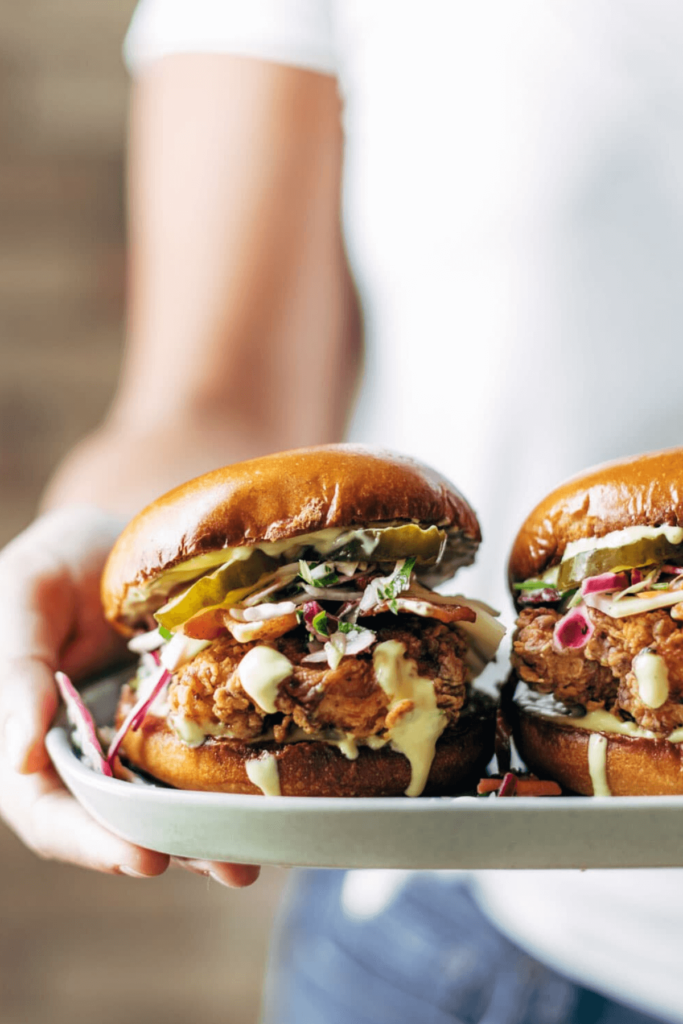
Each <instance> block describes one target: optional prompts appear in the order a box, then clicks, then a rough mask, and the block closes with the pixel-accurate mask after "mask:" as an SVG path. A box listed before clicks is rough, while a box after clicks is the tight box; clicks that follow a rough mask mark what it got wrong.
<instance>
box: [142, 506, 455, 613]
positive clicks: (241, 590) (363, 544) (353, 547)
mask: <svg viewBox="0 0 683 1024" xmlns="http://www.w3.org/2000/svg"><path fill="white" fill-rule="evenodd" d="M349 534H350V536H349V540H348V541H347V543H345V544H342V546H340V547H339V548H336V549H335V548H334V547H332V548H331V549H330V550H328V552H327V554H326V556H325V557H326V558H327V559H329V560H331V561H339V562H340V561H344V560H348V561H373V562H397V561H398V560H399V559H401V558H410V557H411V556H415V558H416V564H417V565H418V566H428V565H434V564H436V563H438V562H439V561H440V559H441V556H442V554H443V549H444V547H445V544H446V539H447V535H446V533H445V531H444V530H440V529H439V528H438V527H437V526H430V527H428V528H427V529H423V528H422V527H421V526H417V525H416V524H414V523H407V524H405V525H402V526H388V527H377V528H370V529H366V530H357V531H356V530H354V531H349ZM349 534H347V535H349ZM342 539H343V537H342ZM301 541H302V546H301V551H304V550H305V548H306V547H315V534H312V535H309V536H304V537H302V538H301ZM312 542H313V543H312ZM296 546H297V538H292V540H291V542H290V545H289V549H288V551H287V556H288V557H289V558H291V559H293V558H294V553H293V552H294V551H295V549H296ZM273 548H274V549H275V550H273V553H272V555H268V554H266V553H265V552H264V551H263V550H262V549H261V547H260V546H255V547H253V548H236V549H234V550H233V554H232V556H231V557H229V558H228V560H227V561H226V562H224V563H223V564H222V565H221V566H220V568H218V569H216V570H215V571H214V572H212V573H208V574H207V575H204V576H201V577H200V578H199V579H197V580H195V582H194V583H192V584H191V585H190V586H188V587H186V589H185V590H183V591H182V592H181V593H179V594H177V595H176V596H175V597H172V598H171V600H170V601H168V602H167V603H166V604H165V605H163V607H161V608H159V610H158V611H156V612H155V613H154V614H155V618H156V620H157V622H158V623H159V625H161V626H165V627H166V629H170V630H173V629H177V628H178V627H179V626H182V625H183V624H184V623H185V622H187V621H188V620H189V619H192V618H194V616H195V615H198V614H199V613H200V612H205V611H207V610H208V609H210V608H227V607H229V606H230V605H232V604H237V603H238V602H239V601H241V600H242V598H244V597H246V596H247V594H249V593H250V591H251V590H253V588H254V586H255V585H256V584H257V583H258V581H259V580H260V579H261V577H262V576H265V575H266V574H268V573H271V572H274V571H275V569H276V568H277V567H278V565H279V564H280V562H281V561H282V559H283V558H284V557H285V555H284V554H283V553H282V552H281V551H280V552H278V551H277V548H276V545H273ZM297 557H298V554H297ZM321 557H322V556H321Z"/></svg>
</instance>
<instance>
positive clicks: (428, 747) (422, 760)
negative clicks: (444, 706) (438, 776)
mask: <svg viewBox="0 0 683 1024" xmlns="http://www.w3.org/2000/svg"><path fill="white" fill-rule="evenodd" d="M405 651H406V647H405V644H402V643H400V642H399V641H398V640H386V641H384V643H381V644H377V646H376V647H375V650H374V653H373V656H372V660H373V665H374V669H375V676H376V678H377V681H378V683H379V685H380V686H381V687H382V689H383V690H384V692H385V693H386V694H387V696H388V697H389V698H390V700H391V703H390V705H389V711H391V710H392V709H393V708H394V707H396V705H397V704H399V703H400V702H402V701H407V702H409V703H410V705H412V707H410V709H409V710H406V712H405V713H404V714H402V715H401V716H400V718H399V719H398V721H397V722H396V724H395V725H394V727H393V728H392V729H391V731H390V733H389V737H390V742H391V747H392V750H396V751H398V752H399V753H400V754H403V755H404V757H406V758H407V759H408V761H409V762H410V769H411V778H410V785H409V786H408V788H407V789H406V796H419V795H420V793H421V792H422V790H423V789H424V788H425V785H426V783H427V777H428V775H429V769H430V768H431V766H432V761H433V760H434V752H435V748H436V741H437V740H438V738H439V736H440V735H441V733H442V732H443V730H444V729H445V727H446V721H447V720H446V716H445V714H444V713H443V711H440V710H439V709H438V708H437V706H436V693H435V692H434V685H433V683H432V681H431V679H423V678H421V677H420V676H419V675H418V674H417V665H416V664H415V662H414V661H413V660H412V658H406V657H404V655H405Z"/></svg>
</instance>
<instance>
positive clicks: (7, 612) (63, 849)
mask: <svg viewBox="0 0 683 1024" xmlns="http://www.w3.org/2000/svg"><path fill="white" fill-rule="evenodd" d="M120 527H121V523H120V522H119V521H118V520H117V519H116V518H114V517H112V516H109V515H106V514H105V513H103V512H101V511H99V510H97V509H94V508H87V507H83V508H81V507H72V508H62V509H58V510H56V511H53V512H49V513H47V514H46V515H44V516H42V517H41V518H40V519H37V520H36V521H35V522H34V523H33V525H32V526H30V527H29V528H28V529H27V530H25V531H24V533H22V534H20V535H19V536H18V537H17V538H16V539H15V540H14V541H12V543H11V544H9V545H8V546H7V547H6V548H5V549H4V550H3V551H2V552H1V553H0V816H2V818H3V819H4V820H5V821H6V822H7V824H8V825H9V826H10V828H12V829H13V830H14V831H15V832H16V833H17V835H18V836H19V837H20V839H22V840H23V842H24V843H26V845H27V846H28V847H29V848H30V849H32V850H33V851H34V852H35V853H37V854H38V855H39V856H41V857H45V858H54V859H57V860H63V861H67V862H70V863H72V864H79V865H81V866H82V867H88V868H94V869H95V870H97V871H106V872H110V873H114V874H125V875H132V876H133V877H140V878H141V877H152V876H154V875H159V874H162V872H164V871H165V870H166V868H167V867H168V864H169V857H168V856H167V855H166V854H161V853H156V852H154V851H152V850H145V849H143V848H141V847H139V846H134V845H133V844H131V843H128V842H126V841H125V840H123V839H119V838H118V837H117V836H114V835H112V834H111V833H110V832H108V831H107V830H106V829H105V828H103V827H102V826H101V825H99V824H98V823H97V822H96V821H94V820H93V819H92V818H91V817H90V816H89V814H88V813H87V812H86V811H85V810H84V809H83V808H82V807H81V806H80V804H79V803H77V801H76V800H75V799H74V798H73V797H72V796H71V794H70V793H69V792H68V791H67V790H66V789H65V788H64V786H63V785H62V783H61V781H60V779H59V776H58V775H57V773H56V771H55V769H54V768H53V767H52V763H51V761H50V758H49V756H48V754H47V751H46V749H45V745H44V738H45V734H46V732H47V730H48V728H49V727H50V724H51V722H52V719H53V717H54V715H55V712H56V710H57V706H58V703H59V697H58V694H57V689H56V686H55V683H54V673H55V670H56V669H58V668H59V669H62V670H63V671H64V672H66V673H67V674H68V675H70V676H73V677H74V678H75V679H78V678H82V677H83V676H84V675H87V674H89V673H92V672H94V671H97V670H98V669H104V668H105V667H106V666H107V665H108V664H111V663H112V661H113V660H114V659H115V658H116V657H117V655H118V656H120V655H121V653H122V650H123V648H122V641H121V640H120V638H118V637H116V635H115V634H114V633H113V631H112V630H111V629H110V628H109V627H108V626H107V624H106V622H105V620H104V618H103V616H102V612H101V609H100V597H99V578H100V574H101V572H102V568H103V565H104V561H105V559H106V556H107V553H108V551H109V549H110V548H111V545H112V544H113V542H114V539H115V538H116V535H117V533H118V532H119V530H120ZM183 866H184V867H188V868H190V870H195V871H199V872H201V873H202V874H211V875H212V876H213V877H214V878H216V880H217V881H220V882H223V883H224V884H227V885H238V886H239V885H249V884H250V883H251V882H253V881H255V879H256V877H257V876H258V868H254V867H246V866H242V865H231V864H208V863H204V862H192V861H185V862H183Z"/></svg>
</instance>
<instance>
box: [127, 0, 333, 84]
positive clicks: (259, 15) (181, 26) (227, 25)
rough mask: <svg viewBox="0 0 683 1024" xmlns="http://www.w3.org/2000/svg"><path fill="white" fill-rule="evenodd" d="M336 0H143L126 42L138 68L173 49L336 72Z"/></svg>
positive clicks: (130, 59) (131, 63) (130, 65)
mask: <svg viewBox="0 0 683 1024" xmlns="http://www.w3.org/2000/svg"><path fill="white" fill-rule="evenodd" d="M330 3H331V0H140V2H139V3H138V6H137V8H136V9H135V13H134V14H133V19H132V21H131V23H130V27H129V29H128V33H127V35H126V39H125V42H124V48H123V52H124V58H125V61H126V64H127V66H128V68H129V70H130V71H131V72H132V73H133V74H136V73H138V72H139V71H141V70H142V69H143V68H144V67H145V66H146V65H148V64H150V63H151V62H152V61H155V60H158V59H159V58H160V57H164V56H167V55H168V54H172V53H231V54H235V55H236V56H243V57H259V58H261V59H262V60H270V61H273V62H275V63H278V64H291V65H294V66H296V67H302V68H306V69H308V70H310V71H320V72H323V73H324V74H331V75H334V74H335V73H336V60H335V50H334V39H333V32H332V17H331V11H330Z"/></svg>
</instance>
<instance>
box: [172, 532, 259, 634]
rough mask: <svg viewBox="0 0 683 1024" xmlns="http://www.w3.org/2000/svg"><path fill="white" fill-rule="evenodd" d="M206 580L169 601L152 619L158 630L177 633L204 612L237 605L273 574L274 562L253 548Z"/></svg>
mask: <svg viewBox="0 0 683 1024" xmlns="http://www.w3.org/2000/svg"><path fill="white" fill-rule="evenodd" d="M238 551H240V554H239V555H235V556H233V558H231V559H230V560H229V561H228V562H226V563H225V564H224V565H222V566H221V567H220V569H217V570H216V572H212V573H211V574H210V575H208V576H202V577H201V578H200V579H198V580H197V581H196V582H195V583H193V584H192V586H191V587H188V588H187V590H184V591H183V592H182V593H180V594H178V595H177V596H176V597H173V598H171V600H170V601H168V602H167V603H166V604H165V605H164V606H163V608H159V610H158V611H157V612H155V613H154V616H155V618H156V620H157V622H158V623H159V625H160V626H165V628H166V629H171V630H173V629H177V628H178V626H182V624H183V623H184V622H187V620H188V619H191V618H193V616H195V615H197V614H198V613H199V612H201V611H204V610H205V609H207V608H215V607H217V606H222V607H228V606H229V605H231V604H236V603H237V602H238V601H241V600H242V598H243V597H246V596H247V594H248V593H249V592H250V591H251V590H253V588H254V586H255V585H256V584H257V583H258V581H259V580H260V579H261V577H262V576H265V575H266V574H267V573H270V572H274V571H275V569H276V568H277V564H278V563H277V560H276V559H274V558H271V557H270V556H269V555H266V554H264V552H263V551H259V549H258V548H254V549H253V551H252V552H251V554H250V555H249V556H248V557H247V558H245V557H244V555H243V552H242V551H241V550H240V549H238Z"/></svg>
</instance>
